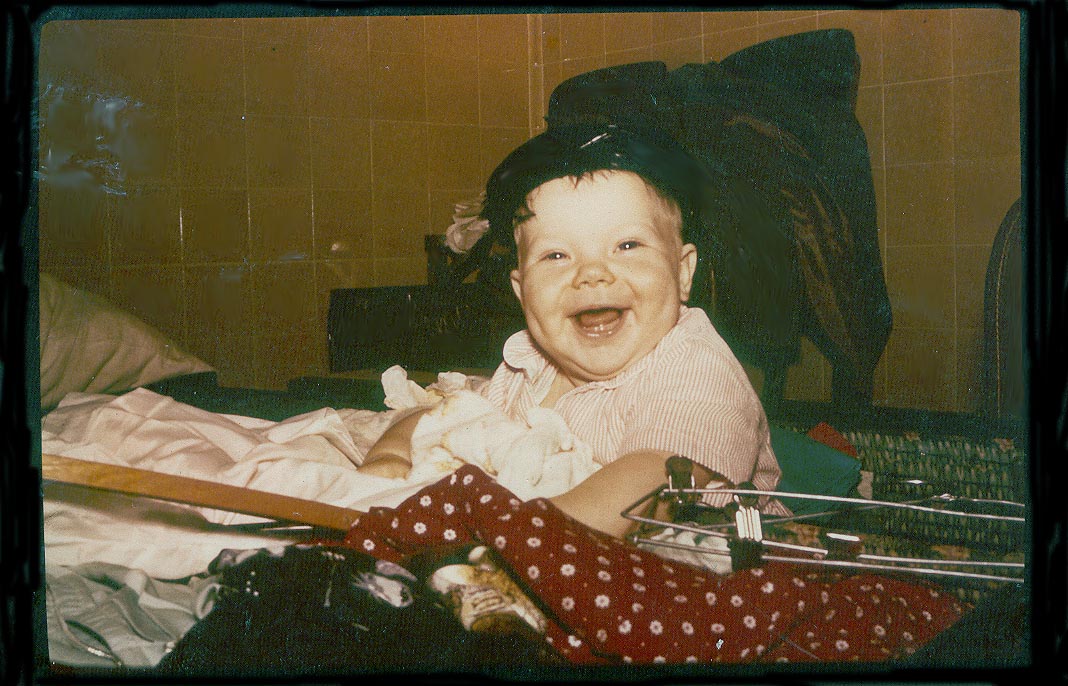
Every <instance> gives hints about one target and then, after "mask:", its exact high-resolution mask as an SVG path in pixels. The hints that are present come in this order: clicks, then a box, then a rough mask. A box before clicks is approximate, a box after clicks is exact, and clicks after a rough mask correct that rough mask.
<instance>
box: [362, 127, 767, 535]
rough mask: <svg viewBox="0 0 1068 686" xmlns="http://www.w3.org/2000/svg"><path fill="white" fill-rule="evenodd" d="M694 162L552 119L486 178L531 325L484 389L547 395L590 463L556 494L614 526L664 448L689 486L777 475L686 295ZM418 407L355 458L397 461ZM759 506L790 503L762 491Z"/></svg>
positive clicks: (382, 468) (736, 381) (717, 340)
mask: <svg viewBox="0 0 1068 686" xmlns="http://www.w3.org/2000/svg"><path fill="white" fill-rule="evenodd" d="M694 164H695V163H694V162H693V161H692V160H690V159H688V158H687V157H686V156H685V154H684V153H681V152H680V151H677V150H675V149H673V148H671V147H670V146H662V145H657V144H656V143H654V142H652V141H651V140H649V139H647V138H645V137H639V136H636V135H634V134H631V133H629V132H626V131H623V130H620V129H616V128H613V127H606V128H605V129H603V130H599V131H598V130H594V131H592V132H591V131H590V130H588V129H585V128H582V129H555V130H551V131H549V132H547V133H543V134H541V135H539V136H537V137H535V138H533V139H531V140H530V141H528V142H527V143H524V144H523V145H522V146H520V147H519V148H517V149H516V150H515V151H514V152H513V153H512V154H511V155H509V156H508V157H507V158H506V159H505V160H504V162H502V163H501V165H500V166H499V167H498V168H497V170H496V171H494V173H493V174H492V175H491V177H490V180H489V182H488V184H487V188H486V196H487V199H486V205H485V208H484V210H483V216H484V217H485V218H486V219H488V220H489V222H490V230H491V231H495V232H497V235H498V236H502V237H503V236H505V235H509V237H510V238H513V239H514V240H515V244H516V254H517V259H518V264H517V266H516V268H515V269H514V270H513V271H512V273H511V284H512V288H513V290H514V291H515V294H516V297H517V298H518V299H519V302H520V304H521V305H522V309H523V313H524V317H525V319H526V324H527V328H526V329H525V330H523V331H520V332H518V333H516V334H514V335H513V336H512V337H511V338H509V339H508V341H507V342H506V343H505V346H504V351H503V358H504V361H503V362H502V364H501V365H500V366H499V367H498V369H497V371H496V372H495V373H494V375H493V377H492V379H491V380H490V382H489V383H488V384H487V385H486V386H485V388H484V391H483V392H484V394H485V396H486V398H487V399H489V400H490V401H491V402H493V403H494V404H495V405H497V406H498V407H500V408H501V409H502V410H503V411H504V412H505V413H506V414H508V415H509V416H510V417H512V418H513V419H516V420H519V421H525V420H526V415H527V413H528V412H529V411H530V409H531V408H533V407H549V408H552V409H554V410H555V411H556V412H558V413H559V414H560V415H561V416H562V417H563V418H564V420H565V421H566V423H567V424H568V426H569V427H570V428H571V430H572V431H573V432H574V433H575V435H576V436H578V437H579V438H581V439H582V440H583V441H585V442H587V443H588V444H589V445H590V446H591V447H592V450H593V454H594V459H595V460H596V461H597V462H598V463H599V464H601V465H603V467H602V469H600V470H598V471H597V472H595V473H594V474H593V475H592V476H590V477H589V478H588V479H586V480H585V481H583V482H582V483H581V484H579V485H578V486H576V487H575V488H573V489H572V490H570V491H568V492H566V493H563V494H561V495H559V496H556V497H555V498H553V499H552V501H553V503H554V504H556V505H557V506H558V507H559V508H561V509H562V510H563V511H564V512H566V513H567V514H569V515H571V516H572V517H574V518H575V519H578V520H579V521H581V522H583V523H584V524H587V525H589V526H592V527H594V528H596V529H599V530H601V531H605V532H607V533H610V534H613V535H616V536H622V535H623V534H624V533H625V532H626V530H627V529H628V528H629V525H630V522H629V521H628V520H626V519H624V518H623V517H621V516H620V515H619V513H620V511H621V510H623V509H625V508H626V507H628V506H629V505H631V504H633V503H634V502H636V501H637V500H639V499H640V498H642V497H643V496H645V495H646V494H647V493H649V492H650V491H652V490H653V489H654V488H656V487H657V486H658V485H660V484H662V483H663V482H664V481H665V462H666V460H667V459H668V458H669V457H671V456H672V455H682V456H684V457H687V458H689V459H690V460H691V461H693V462H694V464H695V465H696V467H697V468H696V469H695V474H696V476H697V481H698V485H702V484H703V483H706V482H707V481H708V480H709V478H710V477H711V474H712V472H715V473H718V474H720V475H722V476H724V477H726V478H727V479H729V480H731V481H733V482H734V483H742V482H746V481H749V482H752V483H753V485H754V486H755V487H756V488H758V489H762V490H773V489H774V488H775V486H776V485H777V483H778V480H779V476H780V471H779V467H778V464H777V462H776V460H775V455H774V453H773V452H772V450H771V445H770V438H769V433H768V424H767V419H766V417H765V415H764V411H763V408H762V406H761V404H760V401H759V399H758V397H757V395H756V392H755V391H754V390H753V388H752V385H751V384H750V382H749V380H748V377H747V376H746V374H745V371H744V370H743V368H742V366H741V364H740V363H739V362H738V360H737V359H736V358H735V356H734V354H733V353H732V352H731V350H730V348H729V347H728V346H727V344H726V343H725V342H724V340H723V339H722V338H721V337H720V335H719V334H718V333H717V332H716V330H715V328H714V327H713V326H712V323H711V321H710V320H709V318H708V316H707V315H706V314H705V312H704V311H703V310H701V309H698V308H691V307H687V306H686V304H685V303H686V301H687V300H688V299H689V296H690V289H691V286H692V284H693V277H694V272H695V269H696V266H697V249H696V248H695V247H694V245H692V244H690V243H684V242H683V238H682V236H683V229H684V223H685V222H687V221H693V215H694V206H695V200H694V198H693V197H692V195H693V191H692V190H690V189H691V188H692V187H693V184H694V183H695V179H694V175H695V174H697V173H699V172H698V171H697V169H696V167H695V166H694ZM417 421H418V415H413V416H412V417H409V418H407V419H405V420H402V421H401V422H399V423H398V425H396V426H395V427H393V428H391V429H390V431H388V432H387V433H386V435H384V436H383V438H382V440H380V441H379V444H378V445H376V446H375V447H374V448H373V449H372V451H371V452H370V453H369V454H368V456H367V458H366V459H365V463H364V466H363V467H361V470H365V471H369V472H372V473H377V474H381V475H392V476H402V475H403V474H404V473H406V469H407V467H408V466H409V465H410V454H409V450H410V435H411V430H412V428H414V425H415V422H417ZM763 509H764V510H765V512H777V513H785V512H786V510H785V508H783V506H782V505H781V504H779V503H778V502H777V501H774V500H772V501H768V502H765V503H764V508H763Z"/></svg>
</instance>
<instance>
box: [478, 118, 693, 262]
mask: <svg viewBox="0 0 1068 686" xmlns="http://www.w3.org/2000/svg"><path fill="white" fill-rule="evenodd" d="M610 171H628V172H632V173H634V174H637V175H638V176H639V177H641V179H642V180H643V181H645V183H646V185H647V186H649V188H651V189H652V190H653V191H654V192H655V193H656V194H657V195H658V196H659V197H660V198H662V199H663V200H665V201H667V203H668V204H669V206H674V207H675V208H677V209H678V212H679V217H680V220H681V221H680V227H679V228H680V231H681V235H682V238H683V240H684V241H685V240H687V236H688V234H689V233H690V231H691V230H692V229H694V228H695V227H694V226H693V224H694V223H695V222H696V221H697V218H696V205H697V201H696V198H697V197H698V193H699V185H698V184H699V183H700V182H701V180H703V179H704V178H706V175H705V172H704V171H703V170H702V169H701V168H700V164H699V163H698V162H697V161H696V160H695V159H693V158H692V157H690V156H689V155H688V154H686V153H685V152H684V151H682V150H681V149H679V148H677V147H676V146H674V145H673V144H672V143H671V142H670V141H667V140H665V139H662V138H661V139H657V137H656V136H655V135H650V134H649V133H645V134H642V135H638V134H635V133H633V132H630V131H627V130H625V129H622V128H619V127H616V126H612V125H600V126H593V125H591V126H578V125H571V126H561V127H555V128H552V129H550V130H549V131H546V132H545V133H542V134H540V135H538V136H535V137H534V138H532V139H530V140H529V141H527V142H526V143H524V144H523V145H521V146H519V147H518V148H516V149H515V151H513V152H512V153H511V154H510V155H508V157H506V158H505V159H504V161H503V162H501V164H500V165H499V166H498V167H497V169H496V170H494V172H493V174H491V175H490V178H489V181H488V182H487V184H486V203H485V205H484V207H483V210H482V216H483V218H485V219H486V220H488V221H489V224H490V231H491V233H493V234H494V235H495V236H496V238H497V240H499V241H501V242H503V243H504V244H506V245H511V246H513V247H514V246H515V237H514V234H513V230H514V228H515V227H516V225H517V223H519V222H522V221H523V220H525V219H527V218H529V217H530V208H529V207H528V206H527V197H528V196H529V195H530V192H531V191H533V190H534V189H535V188H537V187H538V186H540V185H542V184H543V183H546V182H548V181H552V180H554V179H562V178H571V179H574V180H575V183H580V182H581V181H582V180H583V179H586V178H589V177H591V176H593V175H595V174H597V173H599V172H610Z"/></svg>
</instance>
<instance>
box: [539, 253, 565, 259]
mask: <svg viewBox="0 0 1068 686" xmlns="http://www.w3.org/2000/svg"><path fill="white" fill-rule="evenodd" d="M565 257H567V256H566V255H564V253H562V252H559V251H553V252H549V253H545V256H544V257H543V258H542V259H545V260H562V259H564V258H565Z"/></svg>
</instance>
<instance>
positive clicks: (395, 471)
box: [356, 454, 412, 479]
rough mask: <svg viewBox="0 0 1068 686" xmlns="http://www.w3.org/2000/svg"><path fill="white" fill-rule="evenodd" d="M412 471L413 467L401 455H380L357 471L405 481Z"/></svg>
mask: <svg viewBox="0 0 1068 686" xmlns="http://www.w3.org/2000/svg"><path fill="white" fill-rule="evenodd" d="M411 469H412V465H411V464H410V463H409V462H408V461H407V460H405V459H404V458H403V457H401V456H400V455H389V454H380V455H378V456H377V457H375V459H374V461H372V462H368V463H366V464H364V465H362V466H361V467H358V468H357V469H356V471H358V472H359V473H360V474H370V475H371V476H381V477H383V478H386V479H403V478H404V477H406V476H408V472H409V471H411Z"/></svg>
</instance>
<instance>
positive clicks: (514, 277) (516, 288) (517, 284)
mask: <svg viewBox="0 0 1068 686" xmlns="http://www.w3.org/2000/svg"><path fill="white" fill-rule="evenodd" d="M508 278H509V280H510V281H511V282H512V292H513V293H515V297H516V298H518V299H519V303H520V304H522V303H523V276H522V275H521V274H520V273H519V270H518V269H513V270H512V273H511V274H509V275H508Z"/></svg>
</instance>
